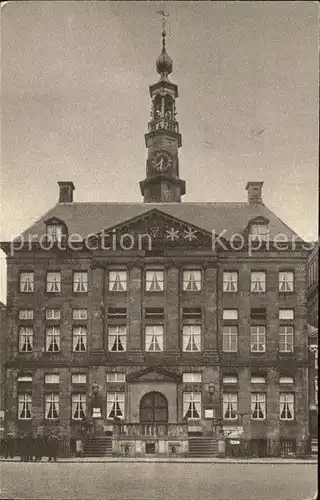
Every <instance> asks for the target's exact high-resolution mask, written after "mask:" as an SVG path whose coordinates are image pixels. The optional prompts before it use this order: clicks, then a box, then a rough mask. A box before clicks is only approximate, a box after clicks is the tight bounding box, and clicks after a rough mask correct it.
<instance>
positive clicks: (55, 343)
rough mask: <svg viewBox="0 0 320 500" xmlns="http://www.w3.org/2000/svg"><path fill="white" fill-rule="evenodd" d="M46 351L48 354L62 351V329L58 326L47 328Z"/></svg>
mask: <svg viewBox="0 0 320 500" xmlns="http://www.w3.org/2000/svg"><path fill="white" fill-rule="evenodd" d="M46 351H47V352H58V351H60V328H59V327H58V326H51V327H49V328H47V332H46Z"/></svg>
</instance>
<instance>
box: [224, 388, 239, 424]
mask: <svg viewBox="0 0 320 500" xmlns="http://www.w3.org/2000/svg"><path fill="white" fill-rule="evenodd" d="M222 405H223V418H224V419H225V420H236V419H237V418H238V394H237V393H236V392H225V393H223V396H222Z"/></svg>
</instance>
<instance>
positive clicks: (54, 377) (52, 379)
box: [44, 373, 60, 384]
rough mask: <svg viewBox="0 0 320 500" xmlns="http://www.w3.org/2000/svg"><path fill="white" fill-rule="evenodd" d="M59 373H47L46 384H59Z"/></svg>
mask: <svg viewBox="0 0 320 500" xmlns="http://www.w3.org/2000/svg"><path fill="white" fill-rule="evenodd" d="M59 380H60V377H59V374H58V373H46V375H45V376H44V383H45V384H59Z"/></svg>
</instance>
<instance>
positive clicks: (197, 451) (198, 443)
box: [189, 437, 218, 457]
mask: <svg viewBox="0 0 320 500" xmlns="http://www.w3.org/2000/svg"><path fill="white" fill-rule="evenodd" d="M217 454H218V442H217V440H216V439H215V438H211V437H208V438H207V437H198V438H197V437H194V438H189V457H215V456H217Z"/></svg>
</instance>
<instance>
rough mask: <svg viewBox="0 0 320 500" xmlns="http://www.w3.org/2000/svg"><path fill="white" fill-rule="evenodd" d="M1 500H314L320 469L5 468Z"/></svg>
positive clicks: (287, 466)
mask: <svg viewBox="0 0 320 500" xmlns="http://www.w3.org/2000/svg"><path fill="white" fill-rule="evenodd" d="M0 472H1V475H0V478H1V479H0V481H1V483H0V484H1V495H0V498H1V499H17V500H20V499H30V500H44V499H45V500H58V499H59V500H93V499H99V500H100V499H101V500H102V499H103V500H196V499H200V500H311V499H313V498H315V493H316V489H317V465H316V464H301V463H296V464H294V463H292V464H290V463H283V464H267V463H256V464H252V463H251V464H246V463H233V464H231V463H171V464H169V463H159V462H158V463H141V462H139V463H137V462H136V463H128V462H118V463H116V462H109V463H99V462H96V463H89V462H87V463H75V462H69V463H67V462H57V463H48V462H41V463H19V462H1V463H0Z"/></svg>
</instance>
